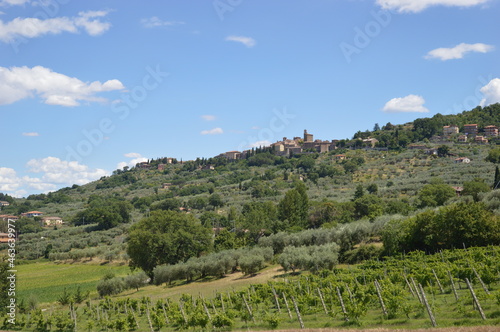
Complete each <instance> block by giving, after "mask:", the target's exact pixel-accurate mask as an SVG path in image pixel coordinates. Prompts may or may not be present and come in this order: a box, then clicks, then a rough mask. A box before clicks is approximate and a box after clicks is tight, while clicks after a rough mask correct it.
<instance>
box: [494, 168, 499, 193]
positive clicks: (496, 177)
mask: <svg viewBox="0 0 500 332" xmlns="http://www.w3.org/2000/svg"><path fill="white" fill-rule="evenodd" d="M499 187H500V170H499V169H498V166H497V167H495V182H494V183H493V189H497V188H499Z"/></svg>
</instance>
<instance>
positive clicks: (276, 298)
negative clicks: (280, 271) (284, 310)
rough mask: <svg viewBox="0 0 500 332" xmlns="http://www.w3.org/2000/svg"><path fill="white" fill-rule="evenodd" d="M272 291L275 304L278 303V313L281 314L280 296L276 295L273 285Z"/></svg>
mask: <svg viewBox="0 0 500 332" xmlns="http://www.w3.org/2000/svg"><path fill="white" fill-rule="evenodd" d="M271 290H272V291H273V296H274V302H276V308H278V312H279V313H280V314H281V307H280V302H279V301H278V294H276V290H275V289H274V286H272V285H271Z"/></svg>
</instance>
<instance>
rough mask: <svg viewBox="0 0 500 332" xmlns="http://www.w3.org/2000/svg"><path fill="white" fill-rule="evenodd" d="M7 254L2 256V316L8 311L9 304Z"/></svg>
mask: <svg viewBox="0 0 500 332" xmlns="http://www.w3.org/2000/svg"><path fill="white" fill-rule="evenodd" d="M6 259H7V257H6V256H0V316H3V314H4V313H6V312H7V305H8V304H9V298H10V297H9V296H8V293H9V279H7V277H8V276H9V273H8V272H7V270H9V264H8V262H7V260H6Z"/></svg>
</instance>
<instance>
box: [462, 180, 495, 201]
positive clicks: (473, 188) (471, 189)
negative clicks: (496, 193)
mask: <svg viewBox="0 0 500 332" xmlns="http://www.w3.org/2000/svg"><path fill="white" fill-rule="evenodd" d="M490 190H491V188H490V186H489V185H488V184H487V183H486V182H485V181H484V180H483V179H480V178H476V179H474V180H473V181H466V182H464V190H463V191H462V195H471V196H472V198H473V199H474V201H475V202H478V201H479V194H480V193H485V192H488V191H490Z"/></svg>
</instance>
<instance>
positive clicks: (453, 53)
mask: <svg viewBox="0 0 500 332" xmlns="http://www.w3.org/2000/svg"><path fill="white" fill-rule="evenodd" d="M493 49H494V46H492V45H486V44H482V43H476V44H465V43H461V44H458V45H457V46H455V47H451V48H446V47H441V48H436V49H435V50H432V51H430V52H429V53H427V55H426V56H425V58H426V59H440V60H443V61H446V60H451V59H462V58H463V57H464V55H465V54H466V53H469V52H478V53H487V52H490V51H492V50H493Z"/></svg>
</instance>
